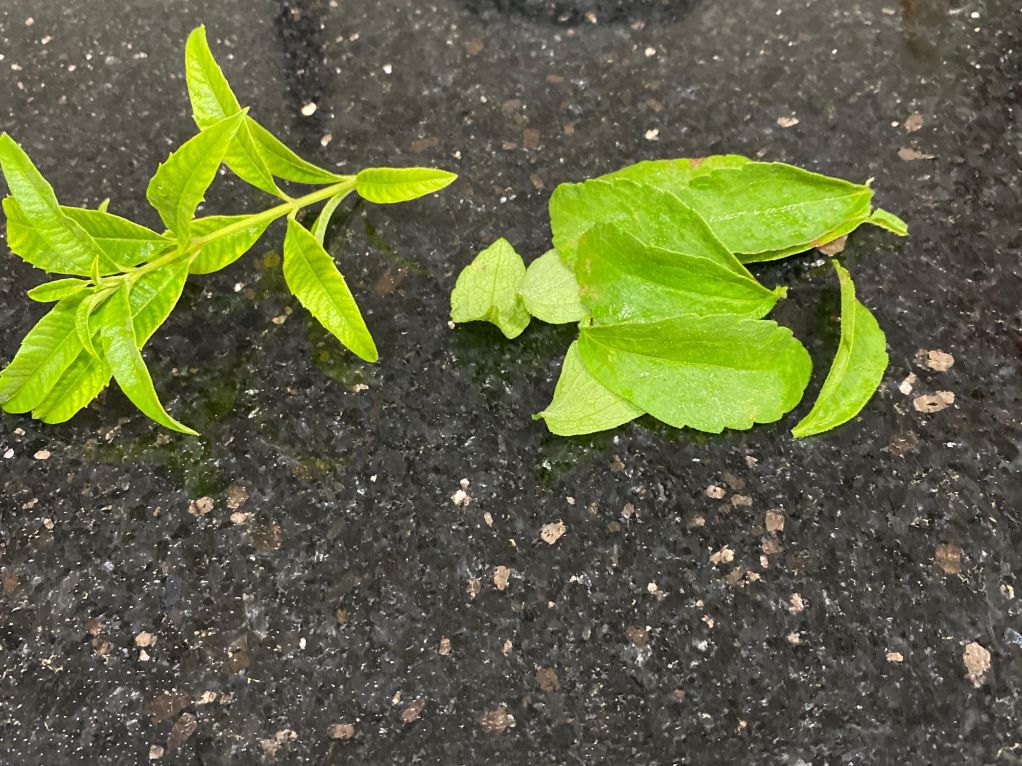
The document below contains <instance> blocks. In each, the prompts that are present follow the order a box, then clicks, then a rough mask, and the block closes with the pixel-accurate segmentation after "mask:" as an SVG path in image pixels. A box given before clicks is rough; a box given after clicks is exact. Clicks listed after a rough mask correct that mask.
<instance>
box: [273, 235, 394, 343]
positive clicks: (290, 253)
mask: <svg viewBox="0 0 1022 766" xmlns="http://www.w3.org/2000/svg"><path fill="white" fill-rule="evenodd" d="M284 279H285V281H286V282H287V286H288V288H289V289H290V290H291V292H292V293H293V294H294V296H295V297H296V298H298V301H299V302H300V303H301V304H302V305H303V306H305V308H307V309H308V310H309V313H310V314H312V315H313V316H314V317H316V319H317V320H319V323H320V324H322V325H323V327H325V328H326V329H327V330H329V331H330V333H331V334H332V335H333V336H334V337H336V338H337V340H339V341H340V342H341V343H343V344H344V345H345V346H346V347H347V348H349V349H350V350H351V351H352V352H353V353H354V354H355V355H357V356H359V357H361V358H362V359H365V360H366V361H367V362H375V361H376V360H377V358H378V357H379V353H378V352H377V350H376V344H375V343H374V342H373V337H372V335H370V334H369V328H368V327H366V323H365V320H364V319H363V318H362V312H361V311H359V309H358V304H356V303H355V298H354V296H352V294H351V290H349V289H348V284H347V283H346V282H345V281H344V277H343V276H341V272H340V271H338V270H337V266H336V265H335V264H334V261H333V259H332V258H331V257H330V255H329V254H328V253H327V251H326V250H324V249H323V245H321V244H320V243H319V240H317V239H316V237H315V236H313V234H312V232H310V231H309V230H308V229H306V228H305V227H304V226H302V225H301V224H300V223H298V221H296V220H295V219H294V218H288V220H287V235H286V236H285V238H284Z"/></svg>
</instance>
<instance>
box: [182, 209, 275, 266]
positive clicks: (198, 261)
mask: <svg viewBox="0 0 1022 766" xmlns="http://www.w3.org/2000/svg"><path fill="white" fill-rule="evenodd" d="M246 221H249V222H251V225H249V226H246V227H244V228H239V229H237V230H236V231H235V230H233V227H237V226H241V225H242V224H244V223H245V222H246ZM269 225H270V222H269V221H265V220H264V221H258V220H254V216H249V215H211V216H208V217H206V218H197V219H195V220H194V221H193V222H192V236H193V237H195V238H202V237H208V236H210V235H213V234H216V233H217V232H220V231H222V230H223V229H226V228H228V227H232V233H229V234H224V235H223V236H218V237H217V238H216V239H212V240H210V241H209V242H208V243H206V244H204V245H202V247H201V248H200V249H199V252H198V254H197V255H196V256H195V257H194V258H193V259H192V262H191V263H192V265H191V267H190V268H191V273H192V274H211V273H213V272H214V271H220V269H223V268H226V267H227V266H229V265H230V264H232V263H234V262H235V261H236V260H238V258H240V257H241V256H242V255H244V254H245V253H247V252H248V251H249V250H251V249H252V247H253V246H254V245H255V243H256V242H258V241H259V238H260V237H261V236H262V235H263V232H264V231H266V228H267V227H268V226H269ZM193 244H194V242H193Z"/></svg>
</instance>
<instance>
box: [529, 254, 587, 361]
mask: <svg viewBox="0 0 1022 766" xmlns="http://www.w3.org/2000/svg"><path fill="white" fill-rule="evenodd" d="M518 294H519V295H520V296H521V298H522V301H523V302H524V303H525V309H526V310H527V311H528V312H529V313H530V314H532V315H533V316H534V317H536V319H539V320H540V321H543V322H548V323H549V324H566V323H569V322H581V321H582V320H583V319H585V317H586V316H587V315H588V312H587V311H586V307H585V306H583V305H582V300H581V299H580V298H579V287H578V280H576V279H575V275H574V274H573V273H572V272H571V269H569V268H568V267H567V266H565V265H564V263H562V262H561V257H560V256H559V255H558V254H557V251H556V250H548V251H547V252H546V253H544V254H543V255H541V256H540V257H539V258H537V259H536V260H534V261H533V262H532V263H530V264H529V267H528V269H526V271H525V277H524V278H523V279H522V283H521V285H519V287H518ZM569 353H570V352H569Z"/></svg>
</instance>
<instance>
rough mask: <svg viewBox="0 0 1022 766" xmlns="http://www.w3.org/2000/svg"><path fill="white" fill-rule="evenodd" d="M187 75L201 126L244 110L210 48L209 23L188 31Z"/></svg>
mask: <svg viewBox="0 0 1022 766" xmlns="http://www.w3.org/2000/svg"><path fill="white" fill-rule="evenodd" d="M185 77H186V79H187V80H188V98H189V100H190V101H191V102H192V117H193V118H194V119H195V123H196V124H197V125H198V126H199V127H200V128H208V127H210V126H211V125H213V124H214V123H217V122H219V121H220V120H222V119H224V118H225V117H230V116H232V115H235V114H237V113H238V112H240V111H241V104H240V103H238V99H237V97H236V96H235V95H234V91H232V90H231V86H230V84H229V83H228V82H227V78H226V77H224V73H223V71H222V70H221V69H220V65H219V64H217V63H216V59H215V58H213V52H212V51H211V50H210V49H209V42H208V41H207V40H206V26H205V25H202V26H199V27H196V28H195V29H193V30H192V33H191V34H190V35H188V42H187V43H186V44H185Z"/></svg>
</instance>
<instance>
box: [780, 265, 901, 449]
mask: <svg viewBox="0 0 1022 766" xmlns="http://www.w3.org/2000/svg"><path fill="white" fill-rule="evenodd" d="M833 263H834V269H835V271H837V276H838V280H839V281H840V283H841V341H840V343H839V344H838V349H837V354H836V355H835V356H834V363H833V364H832V365H831V368H830V372H829V373H827V379H826V380H825V381H824V382H823V388H822V389H820V395H819V396H818V397H817V399H816V403H815V404H814V405H813V409H812V410H811V411H810V412H809V414H808V415H806V416H805V417H804V418H803V419H802V420H801V421H800V422H799V424H798V425H796V426H795V427H794V428H793V429H792V431H791V432H792V434H794V435H795V436H796V437H799V438H802V437H804V436H812V435H813V434H818V433H823V432H824V431H829V430H830V429H832V428H837V427H838V426H839V425H841V424H842V423H847V422H848V421H849V420H851V419H852V418H854V417H855V416H856V415H858V414H859V412H860V411H861V410H862V408H863V407H865V406H866V404H867V402H869V400H870V399H871V398H872V396H873V394H874V392H875V391H876V390H877V387H878V386H879V385H880V381H881V380H883V377H884V371H885V370H886V369H887V348H886V339H885V338H884V332H883V330H881V329H880V325H879V324H877V320H876V319H875V318H874V317H873V314H872V313H870V310H869V309H867V308H866V307H865V306H863V305H862V304H861V303H860V302H859V301H858V299H857V298H856V297H855V285H854V284H852V278H851V276H850V275H849V274H848V271H847V270H846V269H845V268H844V266H842V265H841V264H840V263H838V262H837V261H834V262H833Z"/></svg>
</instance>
